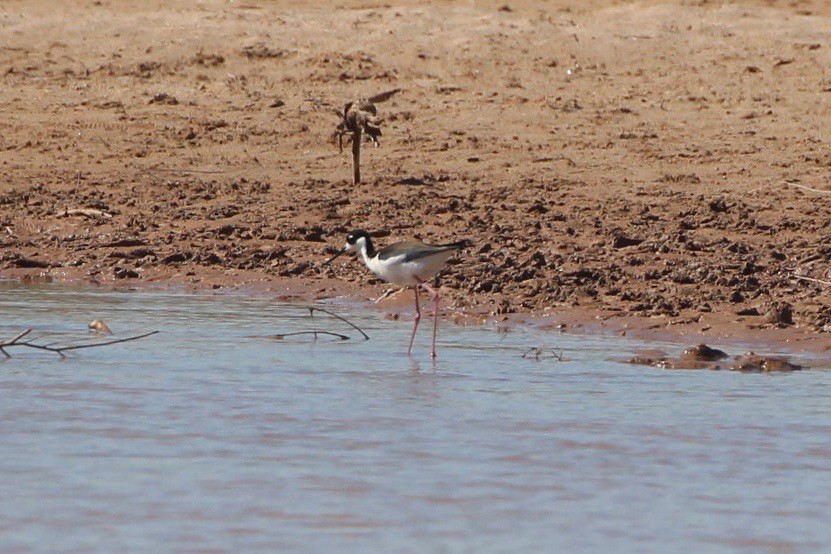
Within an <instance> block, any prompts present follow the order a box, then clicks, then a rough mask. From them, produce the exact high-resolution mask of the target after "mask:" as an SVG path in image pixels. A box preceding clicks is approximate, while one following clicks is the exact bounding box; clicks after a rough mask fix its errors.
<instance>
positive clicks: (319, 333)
mask: <svg viewBox="0 0 831 554" xmlns="http://www.w3.org/2000/svg"><path fill="white" fill-rule="evenodd" d="M308 308H309V315H310V316H311V317H312V318H314V315H315V312H323V313H324V314H328V315H330V316H332V317H334V318H335V319H337V320H339V321H342V322H344V323H346V324H347V325H349V326H350V327H352V328H353V329H355V330H356V331H358V332H359V333H360V334H361V335H363V337H364V340H369V335H367V334H366V333H364V331H363V329H361V328H360V327H358V326H357V325H355V324H354V323H352V322H351V321H349V320H348V319H346V318H345V317H343V316H340V315H338V314H336V313H334V312H330V311H329V310H327V309H324V308H318V307H316V306H309V307H308ZM302 335H311V336H312V337H313V340H317V339H318V337H320V336H327V337H335V338H337V339H338V340H349V339H351V338H352V337H350V336H349V335H344V334H341V333H335V332H334V331H317V330H315V329H312V330H309V331H293V332H291V333H275V334H273V335H267V336H260V337H258V338H266V339H274V340H283V339H285V338H286V337H297V336H302Z"/></svg>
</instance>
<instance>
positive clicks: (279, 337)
mask: <svg viewBox="0 0 831 554" xmlns="http://www.w3.org/2000/svg"><path fill="white" fill-rule="evenodd" d="M298 335H313V336H314V340H317V337H318V335H326V336H329V337H337V338H338V339H340V340H349V336H348V335H341V334H340V333H333V332H332V331H294V332H293V333H277V334H275V335H268V337H266V338H269V339H275V340H283V339H284V338H286V337H296V336H298Z"/></svg>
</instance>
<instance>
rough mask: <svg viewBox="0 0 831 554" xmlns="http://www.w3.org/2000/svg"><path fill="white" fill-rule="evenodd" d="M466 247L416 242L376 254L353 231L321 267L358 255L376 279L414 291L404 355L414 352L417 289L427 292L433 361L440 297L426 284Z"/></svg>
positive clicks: (363, 234) (366, 235)
mask: <svg viewBox="0 0 831 554" xmlns="http://www.w3.org/2000/svg"><path fill="white" fill-rule="evenodd" d="M466 244H467V242H466V241H461V242H454V243H452V244H435V245H433V244H424V243H423V242H418V241H406V242H397V243H395V244H391V245H389V246H387V247H386V248H382V249H381V250H375V246H374V245H373V244H372V238H371V237H370V236H369V233H367V232H366V231H364V230H363V229H358V230H357V231H352V232H351V233H349V235H347V236H346V246H345V247H344V249H343V250H341V251H340V252H338V253H337V254H335V255H334V256H332V257H331V258H330V259H329V260H327V261H326V262H325V264H324V265H328V264H330V263H332V262H333V261H334V260H335V258H337V257H338V256H340V255H341V254H345V253H347V252H358V253H360V255H361V258H362V259H363V260H364V263H365V264H366V266H367V267H368V268H369V269H370V271H372V272H373V273H374V274H375V275H377V276H378V277H380V278H381V279H383V280H384V281H388V282H390V283H395V284H396V285H401V286H412V287H413V290H414V291H415V316H414V317H413V321H414V322H413V332H412V334H410V346H409V348H408V349H407V354H410V352H412V349H413V340H414V339H415V334H416V329H418V322H419V320H421V308H420V307H419V304H418V289H419V288H423V289H424V290H426V291H427V292H428V293H429V294H430V297H431V298H432V299H433V302H435V311H434V312H433V340H432V342H431V351H430V354H431V355H432V356H433V357H434V358H435V357H436V329H437V327H438V323H439V293H438V292H437V291H436V290H435V289H434V288H433V287H431V286H430V285H428V284H427V281H428V280H429V279H432V278H433V277H434V276H435V275H436V273H438V272H439V271H440V270H441V269H442V268H443V267H444V264H445V263H446V262H447V260H448V259H449V258H450V257H451V256H452V255H453V254H454V253H455V252H456V251H457V250H460V249H461V248H463V247H464V246H465V245H466Z"/></svg>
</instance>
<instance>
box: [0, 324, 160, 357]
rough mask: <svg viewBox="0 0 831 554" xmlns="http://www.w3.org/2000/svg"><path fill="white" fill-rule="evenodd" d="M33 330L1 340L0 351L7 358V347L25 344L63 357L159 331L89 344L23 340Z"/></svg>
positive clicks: (147, 335)
mask: <svg viewBox="0 0 831 554" xmlns="http://www.w3.org/2000/svg"><path fill="white" fill-rule="evenodd" d="M31 332H32V329H26V330H25V331H22V332H20V333H18V334H17V335H15V336H14V337H12V338H11V339H8V340H5V341H0V353H2V354H4V355H5V356H6V357H7V358H11V354H9V353H8V352H6V349H7V348H11V347H13V346H23V347H27V348H33V349H35V350H46V351H49V352H55V353H56V354H58V355H59V356H60V357H61V358H66V354H64V352H68V351H70V350H80V349H82V348H97V347H99V346H109V345H111V344H119V343H122V342H128V341H133V340H138V339H143V338H145V337H149V336H150V335H155V334H156V333H158V331H149V332H147V333H142V334H140V335H132V336H129V337H123V338H119V339H111V340H107V341H102V342H93V343H89V344H75V345H72V346H54V345H55V344H57V342H53V343H48V344H38V343H36V342H34V340H35V339H31V340H23V339H24V338H25V337H26V336H28V335H29V334H30V333H31Z"/></svg>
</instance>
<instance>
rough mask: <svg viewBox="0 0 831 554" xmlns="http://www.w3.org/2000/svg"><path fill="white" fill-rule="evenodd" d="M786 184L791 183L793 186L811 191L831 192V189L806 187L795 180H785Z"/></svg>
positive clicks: (819, 192) (818, 192)
mask: <svg viewBox="0 0 831 554" xmlns="http://www.w3.org/2000/svg"><path fill="white" fill-rule="evenodd" d="M785 184H786V185H790V186H792V187H797V188H801V189H803V190H807V191H809V192H815V193H817V194H831V190H822V189H812V188H811V187H806V186H805V185H802V184H800V183H795V182H793V181H785Z"/></svg>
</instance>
